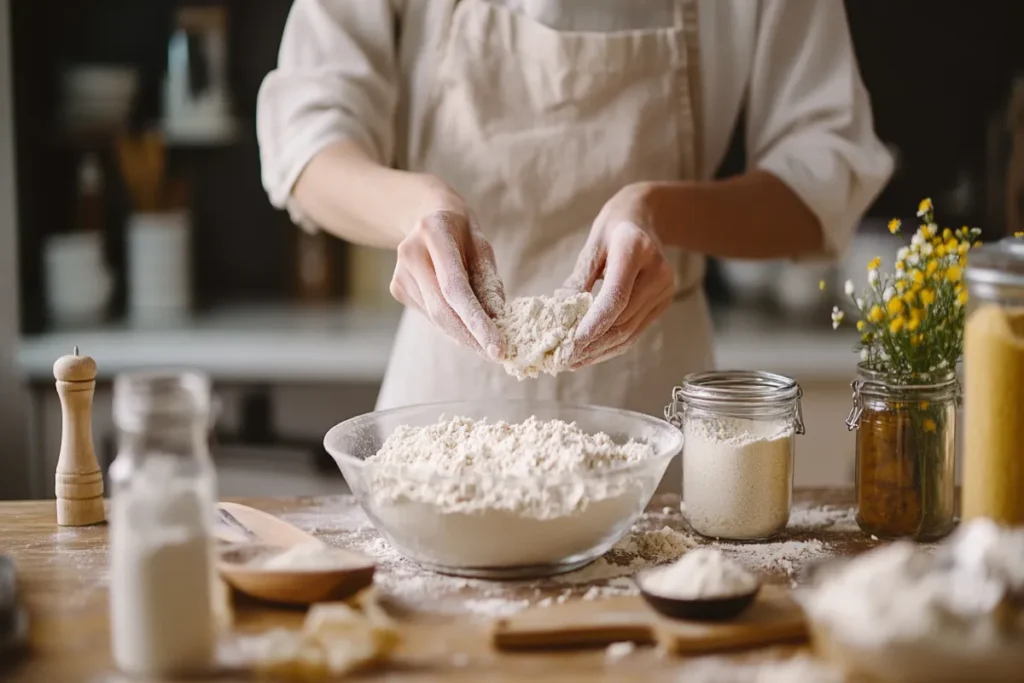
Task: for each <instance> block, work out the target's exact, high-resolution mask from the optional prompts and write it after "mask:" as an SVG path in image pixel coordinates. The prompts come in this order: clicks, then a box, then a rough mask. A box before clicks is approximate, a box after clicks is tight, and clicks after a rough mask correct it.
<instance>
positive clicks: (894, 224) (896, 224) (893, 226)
mask: <svg viewBox="0 0 1024 683" xmlns="http://www.w3.org/2000/svg"><path fill="white" fill-rule="evenodd" d="M900 225H902V223H900V219H899V218H893V219H892V220H891V221H889V232H891V233H892V234H894V235H895V234H896V233H898V232H899V231H900Z"/></svg>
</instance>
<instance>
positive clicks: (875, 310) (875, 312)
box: [868, 304, 885, 323]
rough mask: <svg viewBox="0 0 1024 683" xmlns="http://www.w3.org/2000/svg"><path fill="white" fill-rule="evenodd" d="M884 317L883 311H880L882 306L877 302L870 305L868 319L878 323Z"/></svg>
mask: <svg viewBox="0 0 1024 683" xmlns="http://www.w3.org/2000/svg"><path fill="white" fill-rule="evenodd" d="M884 318H885V313H884V312H882V307H881V306H879V305H877V304H876V305H874V306H872V307H871V310H870V311H868V320H869V321H871V322H873V323H880V322H882V320H883V319H884Z"/></svg>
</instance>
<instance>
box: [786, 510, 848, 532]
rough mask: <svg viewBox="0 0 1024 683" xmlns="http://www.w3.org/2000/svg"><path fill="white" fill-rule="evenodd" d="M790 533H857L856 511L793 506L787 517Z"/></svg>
mask: <svg viewBox="0 0 1024 683" xmlns="http://www.w3.org/2000/svg"><path fill="white" fill-rule="evenodd" d="M787 531H790V532H818V531H834V532H840V533H847V532H854V533H856V532H858V531H859V529H858V527H857V509H856V508H853V507H838V506H834V505H820V506H816V507H810V506H807V505H798V506H794V508H793V512H792V513H791V514H790V516H789V526H788V527H787Z"/></svg>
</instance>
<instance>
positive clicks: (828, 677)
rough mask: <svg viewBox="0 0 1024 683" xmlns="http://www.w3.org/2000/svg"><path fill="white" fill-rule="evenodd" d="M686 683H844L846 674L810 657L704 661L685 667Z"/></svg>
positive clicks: (695, 661)
mask: <svg viewBox="0 0 1024 683" xmlns="http://www.w3.org/2000/svg"><path fill="white" fill-rule="evenodd" d="M681 673H682V675H681V676H680V678H679V680H680V681H685V682H686V683H843V680H844V676H843V673H842V672H841V671H840V670H838V669H836V668H833V667H832V666H830V665H829V664H827V663H825V662H822V661H821V660H817V659H812V658H811V657H807V656H798V657H794V658H793V659H780V660H773V661H767V662H737V661H734V660H730V659H726V658H725V657H703V658H700V659H696V660H693V661H692V662H691V663H688V664H687V665H686V666H684V667H683V670H682V672H681Z"/></svg>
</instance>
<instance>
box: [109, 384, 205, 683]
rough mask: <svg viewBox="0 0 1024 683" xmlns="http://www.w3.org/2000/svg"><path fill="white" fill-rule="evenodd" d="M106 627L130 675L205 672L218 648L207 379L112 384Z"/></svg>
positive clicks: (123, 668) (121, 664)
mask: <svg viewBox="0 0 1024 683" xmlns="http://www.w3.org/2000/svg"><path fill="white" fill-rule="evenodd" d="M113 403H114V422H115V424H116V426H117V430H118V452H117V458H116V459H115V460H114V462H113V463H112V464H111V467H110V480H111V493H112V495H111V516H110V551H109V552H110V612H111V613H110V624H111V645H112V648H113V654H114V660H115V662H116V663H117V666H118V668H119V669H121V671H123V672H124V673H127V674H131V675H135V676H153V677H174V676H179V675H182V676H184V675H191V674H197V673H202V672H207V671H209V670H210V669H211V667H212V666H213V664H214V655H215V644H216V629H217V618H216V603H215V601H214V595H215V593H214V591H215V586H216V573H215V564H214V543H213V536H212V526H213V518H214V510H215V505H216V475H215V472H214V467H213V463H212V460H211V458H210V452H209V447H208V445H207V437H208V433H209V429H210V426H211V398H210V383H209V380H208V379H207V378H206V377H205V376H203V375H200V374H197V373H190V372H186V373H172V372H168V373H128V374H122V375H119V376H118V377H117V378H116V379H115V381H114V401H113Z"/></svg>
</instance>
